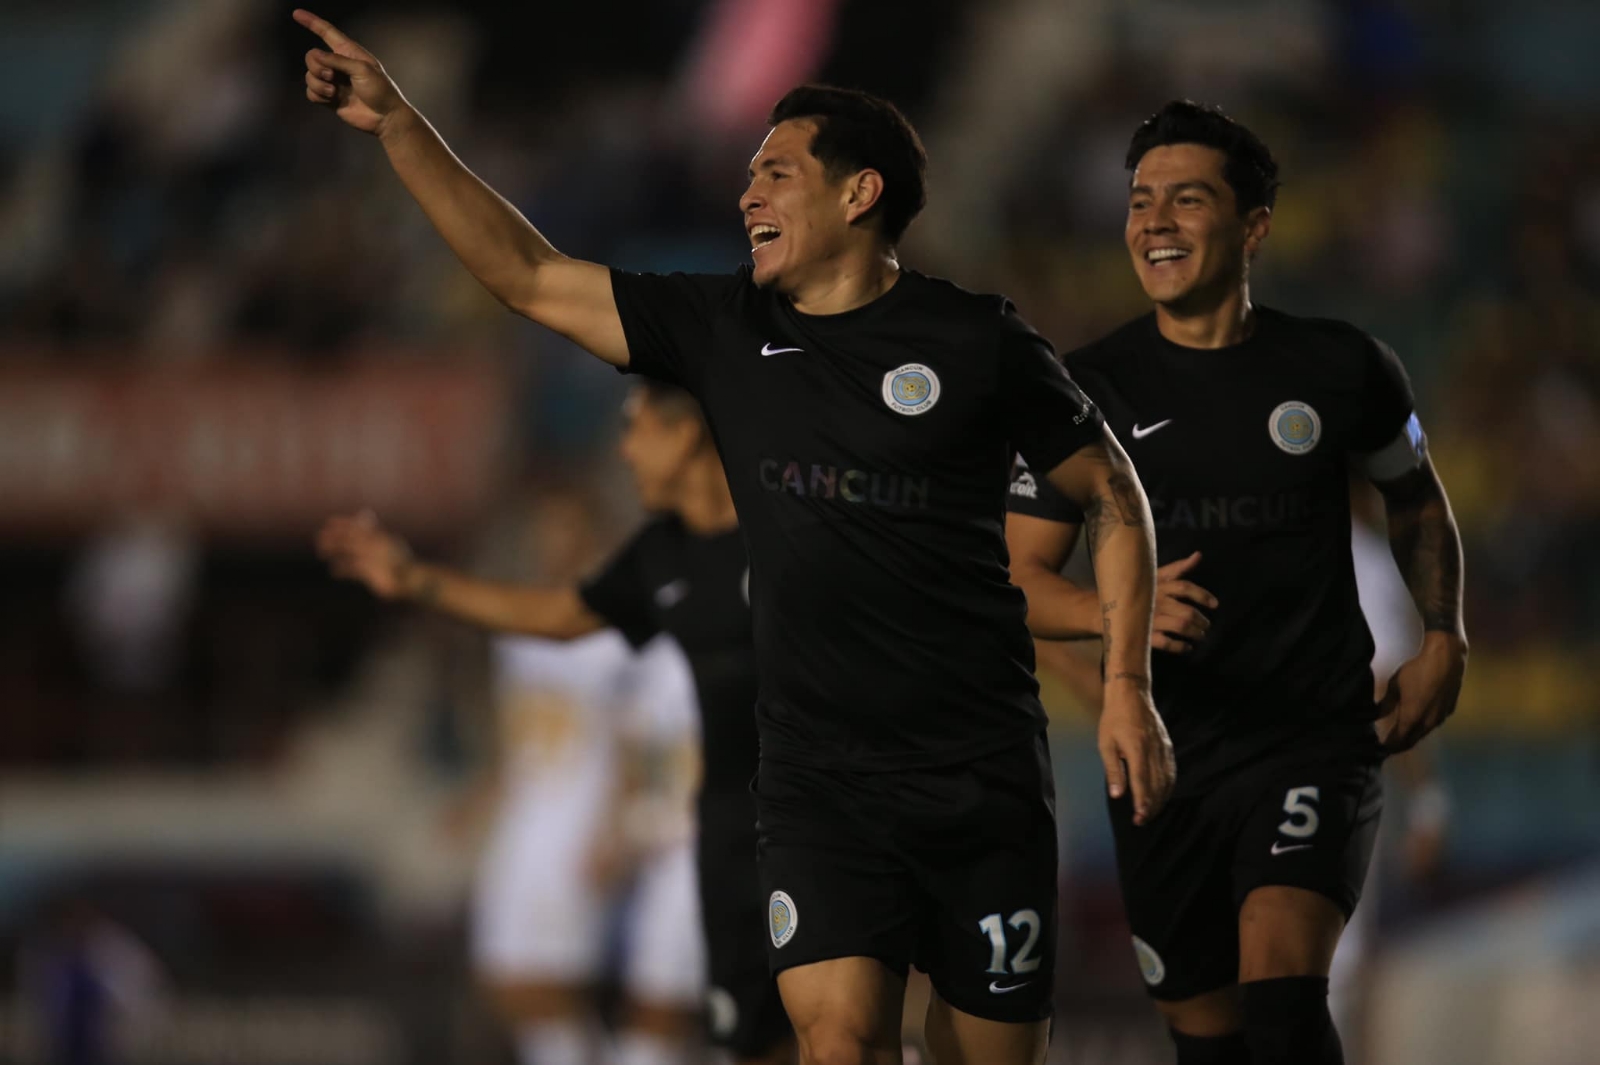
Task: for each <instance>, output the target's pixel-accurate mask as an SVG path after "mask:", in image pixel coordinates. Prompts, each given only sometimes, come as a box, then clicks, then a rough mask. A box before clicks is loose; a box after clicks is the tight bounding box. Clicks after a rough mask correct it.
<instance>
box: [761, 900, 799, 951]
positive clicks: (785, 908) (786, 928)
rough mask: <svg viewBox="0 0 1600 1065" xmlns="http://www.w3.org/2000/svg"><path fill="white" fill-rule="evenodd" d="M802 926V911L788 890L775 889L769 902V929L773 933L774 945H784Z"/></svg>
mask: <svg viewBox="0 0 1600 1065" xmlns="http://www.w3.org/2000/svg"><path fill="white" fill-rule="evenodd" d="M799 927H800V913H799V911H798V910H796V909H795V908H794V900H793V899H791V898H790V897H789V893H788V892H787V891H774V892H773V893H772V898H771V899H769V900H768V902H767V930H768V931H769V932H771V933H772V945H773V946H775V947H782V946H783V945H784V944H786V943H788V942H789V940H791V939H793V938H794V930H795V929H796V928H799Z"/></svg>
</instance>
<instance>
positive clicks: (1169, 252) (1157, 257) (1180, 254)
mask: <svg viewBox="0 0 1600 1065" xmlns="http://www.w3.org/2000/svg"><path fill="white" fill-rule="evenodd" d="M1188 255H1189V253H1188V252H1186V251H1184V250H1183V249H1182V248H1156V249H1154V250H1152V251H1149V252H1146V253H1145V259H1146V260H1147V261H1149V262H1153V263H1164V262H1166V261H1167V260H1169V259H1185V258H1188Z"/></svg>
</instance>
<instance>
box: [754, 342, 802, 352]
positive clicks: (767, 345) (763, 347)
mask: <svg viewBox="0 0 1600 1065" xmlns="http://www.w3.org/2000/svg"><path fill="white" fill-rule="evenodd" d="M805 350H806V349H805V348H775V347H773V346H772V342H771V341H770V340H769V341H768V342H767V343H765V344H763V345H761V354H763V355H782V354H783V353H784V352H786V351H805Z"/></svg>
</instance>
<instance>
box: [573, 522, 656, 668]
mask: <svg viewBox="0 0 1600 1065" xmlns="http://www.w3.org/2000/svg"><path fill="white" fill-rule="evenodd" d="M647 534H648V530H646V532H644V533H641V534H639V535H638V536H635V537H634V538H633V539H632V540H630V541H628V542H627V543H626V544H624V545H623V547H622V549H621V550H620V551H618V552H617V553H616V554H615V555H614V556H612V558H611V560H610V561H609V562H608V563H606V565H605V568H604V569H602V570H601V571H600V572H599V573H597V574H595V575H594V576H593V577H591V578H589V579H588V580H587V581H585V582H584V583H583V584H582V585H580V586H579V588H578V596H579V598H581V599H582V600H583V604H584V606H587V607H588V608H589V609H590V610H592V611H594V612H595V613H596V614H598V615H599V616H600V617H601V618H603V619H604V620H605V623H606V624H607V625H609V626H611V627H612V628H614V629H616V630H618V631H619V632H621V633H622V635H623V636H624V637H625V638H626V639H627V641H628V642H629V643H630V644H632V645H633V646H634V647H636V648H637V647H642V646H644V645H645V644H646V643H648V642H649V640H650V638H651V637H652V636H655V635H656V634H657V633H658V632H660V631H661V626H660V624H659V623H658V622H657V620H656V612H655V600H654V598H653V597H652V594H651V590H650V588H649V585H648V584H647V583H646V581H645V578H644V568H643V566H642V564H641V562H642V559H641V555H642V553H643V552H642V550H641V547H640V545H641V543H642V541H643V540H644V537H645V536H646V535H647Z"/></svg>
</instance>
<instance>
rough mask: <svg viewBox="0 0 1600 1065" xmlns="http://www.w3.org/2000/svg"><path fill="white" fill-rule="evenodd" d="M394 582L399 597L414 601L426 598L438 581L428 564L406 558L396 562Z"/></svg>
mask: <svg viewBox="0 0 1600 1065" xmlns="http://www.w3.org/2000/svg"><path fill="white" fill-rule="evenodd" d="M394 583H395V587H396V588H397V589H398V590H399V593H400V595H399V598H401V599H405V600H407V601H409V602H413V603H414V602H417V601H419V600H421V599H423V598H425V597H426V596H427V595H428V594H429V592H430V589H431V588H432V587H433V585H434V584H435V583H436V582H435V581H434V580H433V579H432V576H431V574H430V573H429V572H428V567H427V566H425V565H423V564H422V563H421V562H418V561H417V560H416V559H414V558H406V559H403V560H402V561H400V562H398V563H396V564H395V568H394Z"/></svg>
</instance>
